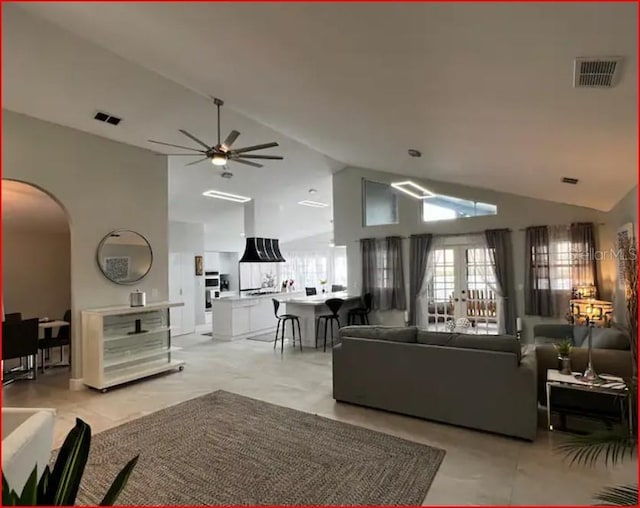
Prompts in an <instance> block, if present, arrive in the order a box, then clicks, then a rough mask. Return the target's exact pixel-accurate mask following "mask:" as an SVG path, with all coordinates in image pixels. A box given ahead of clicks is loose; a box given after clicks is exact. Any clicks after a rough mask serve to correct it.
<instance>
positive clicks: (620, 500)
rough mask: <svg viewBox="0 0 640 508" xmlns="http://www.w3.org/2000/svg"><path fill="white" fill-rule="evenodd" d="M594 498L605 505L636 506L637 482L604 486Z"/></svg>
mask: <svg viewBox="0 0 640 508" xmlns="http://www.w3.org/2000/svg"><path fill="white" fill-rule="evenodd" d="M595 499H596V500H597V501H602V503H603V504H604V505H605V506H638V484H634V485H618V486H616V487H606V488H604V489H603V490H602V491H600V492H599V493H598V494H596V497H595Z"/></svg>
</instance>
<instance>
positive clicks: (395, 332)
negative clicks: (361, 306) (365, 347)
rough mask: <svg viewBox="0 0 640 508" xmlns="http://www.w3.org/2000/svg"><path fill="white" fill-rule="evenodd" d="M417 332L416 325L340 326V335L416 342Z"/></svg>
mask: <svg viewBox="0 0 640 508" xmlns="http://www.w3.org/2000/svg"><path fill="white" fill-rule="evenodd" d="M417 332H418V329H417V328H416V327H415V326H344V327H342V328H340V337H356V338H360V339H378V340H390V341H393V342H408V343H415V342H416V334H417Z"/></svg>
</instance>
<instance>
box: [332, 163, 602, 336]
mask: <svg viewBox="0 0 640 508" xmlns="http://www.w3.org/2000/svg"><path fill="white" fill-rule="evenodd" d="M363 178H366V179H369V180H374V181H378V182H382V183H391V182H394V181H400V180H403V178H402V177H400V176H398V175H393V174H389V173H383V172H378V171H372V170H367V169H360V168H346V169H344V170H342V171H340V172H338V173H336V174H334V175H333V209H334V223H333V226H334V239H335V243H336V245H346V247H347V263H348V274H349V290H350V291H354V292H360V290H361V256H360V247H359V242H358V241H359V239H361V238H379V237H384V236H388V235H398V236H409V235H411V234H418V233H432V234H435V235H447V234H458V233H476V232H482V231H484V230H486V229H494V228H509V229H511V230H512V240H513V254H514V264H515V274H514V276H515V284H516V288H515V289H516V298H517V311H518V315H519V316H521V317H522V318H523V327H524V330H523V335H524V337H525V338H526V337H528V336H530V335H531V333H532V329H533V325H534V324H536V323H538V322H541V321H558V320H549V319H545V318H539V317H536V316H525V314H524V291H523V285H524V280H525V233H524V231H521V229H523V228H525V227H527V226H535V225H545V224H548V225H552V224H569V223H571V222H577V221H583V222H594V223H604V222H605V221H606V219H607V218H608V217H607V214H606V213H605V212H600V211H597V210H594V209H591V208H583V207H578V206H572V205H565V204H561V203H555V202H550V201H543V200H539V199H532V198H525V197H522V196H516V195H514V194H506V193H501V192H495V191H490V190H486V189H478V188H474V187H466V186H462V185H456V184H447V183H443V182H434V181H426V180H419V179H416V178H411V180H413V181H415V182H418V183H422V184H423V185H424V186H425V187H427V188H429V189H431V190H433V191H435V192H437V193H441V194H448V195H452V196H456V197H460V198H465V199H471V200H476V201H484V202H488V203H494V204H496V205H498V215H496V216H488V217H472V218H467V219H462V220H453V221H439V222H430V223H425V222H422V218H421V207H420V203H421V202H420V201H419V200H417V199H413V198H411V197H409V196H407V197H404V196H402V197H400V198H399V213H400V223H399V224H395V225H387V226H369V227H365V226H363V221H362V179H363ZM557 185H562V184H560V183H557ZM579 191H580V190H579V187H575V188H574V187H570V186H567V192H568V193H570V192H579ZM596 231H597V234H598V241H599V246H600V249H603V248H609V247H610V246H611V244H610V241H611V239H610V237H609V235H608V234H607V233H606V228H605V227H603V226H598V227H597V228H596ZM403 252H404V258H405V278H406V279H407V288H408V277H409V264H408V259H409V241H408V240H405V241H404V245H403ZM599 279H600V286H601V289H602V297H603V298H610V297H611V295H612V292H613V285H614V281H613V280H611V279H610V278H609V277H608V274H607V277H603V275H602V273H600V275H599ZM381 318H382V319H384V320H385V321H386V322H388V323H393V324H401V323H402V322H403V320H404V317H403V315H402V313H399V312H391V313H389V314H385V315H384V316H381Z"/></svg>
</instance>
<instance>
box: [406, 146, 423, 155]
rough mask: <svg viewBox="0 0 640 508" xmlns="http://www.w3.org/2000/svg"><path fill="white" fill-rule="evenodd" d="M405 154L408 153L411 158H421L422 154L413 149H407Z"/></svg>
mask: <svg viewBox="0 0 640 508" xmlns="http://www.w3.org/2000/svg"><path fill="white" fill-rule="evenodd" d="M407 152H409V155H411V157H422V152H421V151H420V150H416V149H415V148H409V150H407Z"/></svg>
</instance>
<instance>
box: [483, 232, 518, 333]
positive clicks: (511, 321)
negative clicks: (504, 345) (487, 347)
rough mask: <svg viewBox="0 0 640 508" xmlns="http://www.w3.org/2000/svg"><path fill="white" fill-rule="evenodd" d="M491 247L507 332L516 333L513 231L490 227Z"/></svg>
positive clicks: (488, 240) (491, 257) (488, 238)
mask: <svg viewBox="0 0 640 508" xmlns="http://www.w3.org/2000/svg"><path fill="white" fill-rule="evenodd" d="M484 234H485V237H486V239H487V246H488V247H489V259H490V260H491V263H492V264H493V269H494V271H495V274H496V281H497V283H498V289H499V291H500V294H501V295H502V299H503V300H502V301H503V305H502V311H503V312H504V327H505V332H506V333H508V334H510V335H515V333H516V306H515V289H514V285H513V248H512V247H511V231H510V230H508V229H488V230H487V231H485V232H484Z"/></svg>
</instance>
